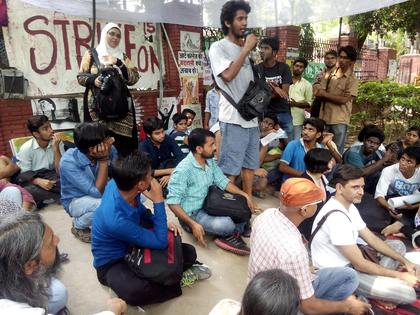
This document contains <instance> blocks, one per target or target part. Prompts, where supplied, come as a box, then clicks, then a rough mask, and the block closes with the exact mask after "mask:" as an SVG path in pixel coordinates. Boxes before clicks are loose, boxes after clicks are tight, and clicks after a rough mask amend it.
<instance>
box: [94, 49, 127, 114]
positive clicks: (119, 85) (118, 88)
mask: <svg viewBox="0 0 420 315" xmlns="http://www.w3.org/2000/svg"><path fill="white" fill-rule="evenodd" d="M92 57H93V61H94V63H95V64H96V66H97V67H98V69H101V67H100V65H101V63H100V61H99V58H98V52H97V51H96V49H92ZM99 78H100V80H101V81H102V87H101V88H97V87H96V86H94V87H93V91H92V92H93V105H94V111H95V113H96V114H97V115H98V117H99V118H100V119H102V120H105V121H110V120H118V119H122V118H124V117H126V116H127V114H128V112H129V97H130V93H129V91H128V88H127V85H126V84H125V82H124V81H123V79H122V78H121V75H120V73H119V72H118V70H117V69H115V68H104V69H102V70H100V74H99Z"/></svg>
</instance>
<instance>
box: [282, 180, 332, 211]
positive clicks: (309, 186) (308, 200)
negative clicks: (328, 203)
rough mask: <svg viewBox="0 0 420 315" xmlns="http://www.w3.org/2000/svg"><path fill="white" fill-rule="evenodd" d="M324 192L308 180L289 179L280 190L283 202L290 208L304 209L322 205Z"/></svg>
mask: <svg viewBox="0 0 420 315" xmlns="http://www.w3.org/2000/svg"><path fill="white" fill-rule="evenodd" d="M324 196H325V195H324V191H323V190H322V189H321V188H319V187H318V186H317V185H315V184H314V182H312V181H310V180H309V179H306V178H289V179H288V180H286V181H285V182H284V183H283V185H281V189H280V200H281V202H282V203H283V204H284V205H286V206H290V207H297V208H299V207H303V206H307V205H310V204H317V203H320V202H321V201H322V200H323V199H324Z"/></svg>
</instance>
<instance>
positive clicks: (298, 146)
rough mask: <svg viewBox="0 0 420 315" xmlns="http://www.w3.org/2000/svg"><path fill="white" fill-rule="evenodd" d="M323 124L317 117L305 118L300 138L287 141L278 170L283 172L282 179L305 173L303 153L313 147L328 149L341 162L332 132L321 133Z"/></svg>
mask: <svg viewBox="0 0 420 315" xmlns="http://www.w3.org/2000/svg"><path fill="white" fill-rule="evenodd" d="M324 126H325V123H324V122H323V121H322V120H320V119H318V118H308V119H305V121H304V122H303V130H302V138H300V139H299V140H293V141H291V142H289V143H288V144H287V146H286V149H284V152H283V154H282V156H281V160H280V165H279V170H280V172H282V173H283V181H285V180H286V179H288V178H290V177H300V176H302V175H303V173H305V171H306V166H305V161H304V158H305V154H306V152H308V151H309V150H310V149H313V148H325V149H328V150H329V151H330V152H331V154H332V156H333V158H334V159H335V160H336V161H337V162H341V156H340V154H339V153H338V151H337V147H336V145H335V143H334V142H333V141H332V134H326V135H323V132H324ZM320 142H321V143H320Z"/></svg>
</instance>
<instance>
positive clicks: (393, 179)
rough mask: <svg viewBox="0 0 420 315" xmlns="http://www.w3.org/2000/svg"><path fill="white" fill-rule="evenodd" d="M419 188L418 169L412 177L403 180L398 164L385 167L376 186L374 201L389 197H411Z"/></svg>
mask: <svg viewBox="0 0 420 315" xmlns="http://www.w3.org/2000/svg"><path fill="white" fill-rule="evenodd" d="M419 188H420V169H419V168H416V171H415V172H414V175H413V176H411V177H410V178H405V177H404V175H403V174H402V173H401V172H400V164H399V163H396V164H393V165H391V166H388V167H385V168H384V169H383V170H382V173H381V177H380V178H379V181H378V184H377V185H376V191H375V199H376V198H378V197H386V196H391V195H395V194H397V195H400V196H407V195H412V194H414V193H415V192H416V190H418V189H419Z"/></svg>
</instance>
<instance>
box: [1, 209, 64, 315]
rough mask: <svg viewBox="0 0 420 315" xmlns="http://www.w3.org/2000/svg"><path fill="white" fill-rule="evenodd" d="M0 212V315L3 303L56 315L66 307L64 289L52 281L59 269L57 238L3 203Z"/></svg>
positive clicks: (36, 219) (37, 218) (33, 215)
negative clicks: (24, 306)
mask: <svg viewBox="0 0 420 315" xmlns="http://www.w3.org/2000/svg"><path fill="white" fill-rule="evenodd" d="M6 207H7V210H6V211H4V210H5V208H6ZM1 208H3V211H1V213H2V214H1V216H0V279H1V283H2V285H1V286H0V299H2V300H0V311H1V308H2V304H5V303H6V301H5V300H6V299H7V300H10V301H14V302H17V303H24V304H27V305H30V306H32V307H40V308H45V309H48V312H49V313H52V314H56V313H58V312H59V311H60V310H61V309H63V308H64V307H65V306H66V303H67V290H66V288H65V287H64V285H63V284H62V283H61V282H60V281H59V280H58V279H56V278H54V277H53V273H54V272H55V271H56V269H57V267H58V265H59V263H58V258H59V256H58V250H57V244H58V242H59V238H58V237H57V236H55V235H54V233H53V231H52V230H51V228H50V227H49V226H48V225H46V224H44V223H43V222H42V221H41V217H40V216H39V215H38V214H37V213H29V212H25V211H23V210H21V209H19V206H17V205H14V204H13V203H5V202H4V201H0V209H1ZM5 212H7V213H5ZM6 304H8V303H6Z"/></svg>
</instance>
